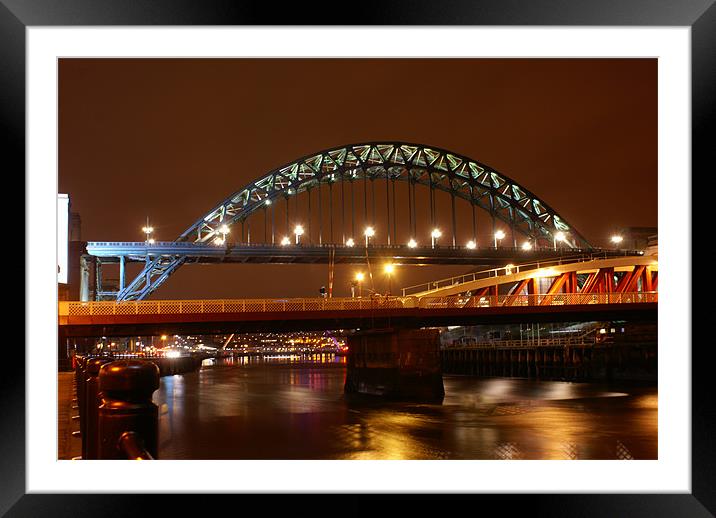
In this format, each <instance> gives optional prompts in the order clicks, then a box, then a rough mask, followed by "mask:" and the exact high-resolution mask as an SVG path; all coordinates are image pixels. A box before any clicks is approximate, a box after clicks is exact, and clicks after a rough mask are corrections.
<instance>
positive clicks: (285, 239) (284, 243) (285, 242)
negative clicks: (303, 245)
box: [281, 236, 291, 246]
mask: <svg viewBox="0 0 716 518" xmlns="http://www.w3.org/2000/svg"><path fill="white" fill-rule="evenodd" d="M290 244H291V240H290V239H289V238H288V236H283V239H282V240H281V246H288V245H290Z"/></svg>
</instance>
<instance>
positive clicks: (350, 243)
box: [346, 237, 356, 247]
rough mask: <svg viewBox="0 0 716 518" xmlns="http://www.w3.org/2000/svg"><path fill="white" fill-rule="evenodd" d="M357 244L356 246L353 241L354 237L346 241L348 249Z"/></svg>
mask: <svg viewBox="0 0 716 518" xmlns="http://www.w3.org/2000/svg"><path fill="white" fill-rule="evenodd" d="M355 244H356V242H355V241H353V238H352V237H349V238H348V239H347V240H346V246H348V247H352V246H355Z"/></svg>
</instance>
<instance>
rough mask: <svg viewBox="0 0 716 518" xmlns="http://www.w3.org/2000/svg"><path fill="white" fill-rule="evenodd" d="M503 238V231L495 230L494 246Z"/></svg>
mask: <svg viewBox="0 0 716 518" xmlns="http://www.w3.org/2000/svg"><path fill="white" fill-rule="evenodd" d="M504 238H505V233H504V232H503V231H502V230H498V231H497V232H495V248H497V242H498V241H501V240H502V239H504Z"/></svg>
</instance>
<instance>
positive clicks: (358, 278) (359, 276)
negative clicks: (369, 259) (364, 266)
mask: <svg viewBox="0 0 716 518" xmlns="http://www.w3.org/2000/svg"><path fill="white" fill-rule="evenodd" d="M363 279H365V274H364V273H363V272H358V273H356V281H358V282H363Z"/></svg>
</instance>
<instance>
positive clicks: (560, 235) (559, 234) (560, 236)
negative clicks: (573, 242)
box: [554, 232, 567, 241]
mask: <svg viewBox="0 0 716 518" xmlns="http://www.w3.org/2000/svg"><path fill="white" fill-rule="evenodd" d="M554 239H555V241H564V240H565V239H567V236H565V235H564V232H557V233H556V234H555V236H554Z"/></svg>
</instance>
